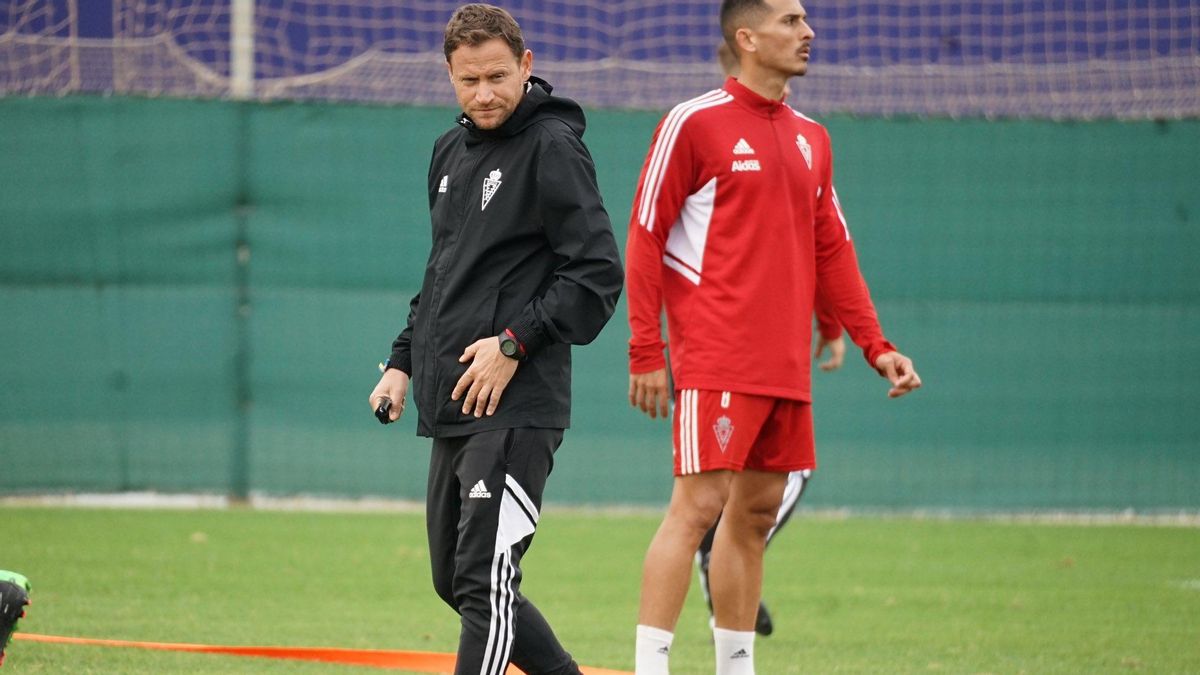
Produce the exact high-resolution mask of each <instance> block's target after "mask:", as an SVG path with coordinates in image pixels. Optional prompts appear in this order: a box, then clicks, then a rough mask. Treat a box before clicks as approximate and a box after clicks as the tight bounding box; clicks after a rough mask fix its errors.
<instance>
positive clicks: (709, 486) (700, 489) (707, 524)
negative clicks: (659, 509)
mask: <svg viewBox="0 0 1200 675" xmlns="http://www.w3.org/2000/svg"><path fill="white" fill-rule="evenodd" d="M696 478H699V476H697V477H696ZM684 480H686V479H681V480H680V482H678V483H677V484H676V487H675V492H674V493H673V494H672V495H671V504H670V506H669V507H668V508H667V518H669V519H670V520H671V524H672V525H673V526H675V527H679V528H683V529H685V530H687V531H688V532H691V533H693V534H696V535H697V536H700V537H703V536H704V533H706V532H708V530H709V528H711V527H712V526H713V523H715V522H717V518H719V517H720V516H721V510H722V509H724V508H725V499H726V497H727V496H728V494H729V493H728V489H727V487H726V486H724V485H722V484H720V483H718V482H715V481H705V482H699V481H697V482H695V483H687V482H683V481H684Z"/></svg>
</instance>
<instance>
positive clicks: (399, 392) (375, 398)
mask: <svg viewBox="0 0 1200 675" xmlns="http://www.w3.org/2000/svg"><path fill="white" fill-rule="evenodd" d="M407 393H408V373H405V372H404V371H402V370H396V369H395V368H388V369H387V370H385V371H383V377H381V378H379V384H377V385H375V390H374V391H372V392H371V398H370V399H369V403H370V404H371V412H372V413H373V412H375V411H376V410H378V409H379V404H380V403H381V402H382V401H383V399H385V398H386V399H390V400H391V402H392V409H391V410H389V411H388V419H390V420H391V421H393V422H395V421H396V420H398V419H400V415H401V414H402V413H403V412H404V396H405V394H407Z"/></svg>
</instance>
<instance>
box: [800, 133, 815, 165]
mask: <svg viewBox="0 0 1200 675" xmlns="http://www.w3.org/2000/svg"><path fill="white" fill-rule="evenodd" d="M796 147H798V148H800V154H802V155H804V163H805V164H807V165H808V170H809V171H812V146H811V145H809V144H808V139H807V138H805V137H804V134H796Z"/></svg>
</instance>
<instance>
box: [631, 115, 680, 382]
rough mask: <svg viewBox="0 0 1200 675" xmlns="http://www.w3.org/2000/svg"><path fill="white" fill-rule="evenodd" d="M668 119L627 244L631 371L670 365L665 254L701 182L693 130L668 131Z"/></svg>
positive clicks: (654, 144)
mask: <svg viewBox="0 0 1200 675" xmlns="http://www.w3.org/2000/svg"><path fill="white" fill-rule="evenodd" d="M667 119H670V118H669V117H667V118H664V119H663V120H662V121H661V122H659V125H658V128H657V129H656V130H655V131H654V137H653V139H651V141H650V151H649V152H648V153H647V155H646V161H645V163H644V164H643V165H642V172H641V176H640V177H639V178H638V188H637V194H636V195H635V196H634V200H633V213H632V214H630V218H629V240H628V242H627V243H626V246H625V265H626V272H625V285H626V288H627V292H628V298H627V301H628V306H629V332H630V338H629V372H631V373H635V374H636V373H649V372H653V371H655V370H661V369H662V368H665V367H666V363H667V362H666V358H665V356H664V354H663V352H664V350H665V349H666V344H665V343H664V342H663V339H662V307H663V252H664V251H665V249H666V246H667V235H668V234H670V232H671V227H672V226H673V225H674V224H675V221H676V220H678V219H679V212H680V210H681V209H682V208H683V203H684V201H685V200H686V199H687V197H688V195H690V194H691V193H693V192H694V191H695V190H694V189H693V188H694V187H695V184H696V178H695V173H696V167H695V164H694V160H695V157H694V154H695V153H694V152H693V150H692V147H691V144H690V143H689V141H688V138H687V133H686V132H687V127H686V125H684V126H683V128H682V129H672V130H667V129H664V127H666V126H667V125H666V121H667ZM672 131H674V133H671V132H672Z"/></svg>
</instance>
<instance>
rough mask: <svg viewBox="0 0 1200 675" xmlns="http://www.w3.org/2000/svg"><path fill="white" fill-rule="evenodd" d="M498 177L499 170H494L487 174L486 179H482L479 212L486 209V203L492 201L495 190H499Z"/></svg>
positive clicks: (499, 181)
mask: <svg viewBox="0 0 1200 675" xmlns="http://www.w3.org/2000/svg"><path fill="white" fill-rule="evenodd" d="M500 176H501V174H500V169H496V170H494V171H492V172H491V173H490V174H488V177H487V178H484V179H483V206H480V207H479V210H480V211H482V210H484V209H486V208H487V205H488V202H490V201H492V197H493V196H494V195H495V194H496V190H499V189H500V183H501V180H500Z"/></svg>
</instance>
